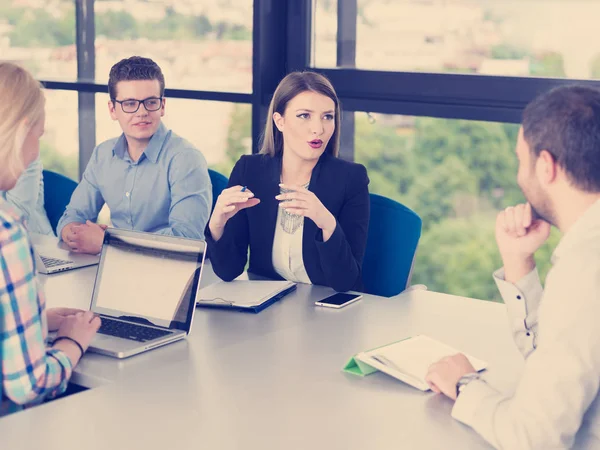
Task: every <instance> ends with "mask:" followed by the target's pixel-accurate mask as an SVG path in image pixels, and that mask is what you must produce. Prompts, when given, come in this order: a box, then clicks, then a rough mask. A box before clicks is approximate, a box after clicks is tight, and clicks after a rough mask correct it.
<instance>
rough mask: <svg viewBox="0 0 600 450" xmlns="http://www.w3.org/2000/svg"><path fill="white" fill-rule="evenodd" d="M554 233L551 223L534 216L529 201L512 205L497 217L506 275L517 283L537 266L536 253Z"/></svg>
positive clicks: (497, 230)
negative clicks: (551, 229)
mask: <svg viewBox="0 0 600 450" xmlns="http://www.w3.org/2000/svg"><path fill="white" fill-rule="evenodd" d="M548 236H550V224H549V223H548V222H545V221H544V220H541V219H535V220H534V219H533V218H532V213H531V205H530V204H529V203H526V204H520V205H517V206H514V207H512V206H509V207H508V208H506V209H505V210H504V211H502V212H500V214H498V217H497V219H496V242H497V244H498V250H499V251H500V255H501V256H502V261H503V263H504V271H505V279H506V281H509V282H511V283H515V282H517V281H518V280H520V279H521V278H522V277H524V276H525V275H527V274H528V273H529V272H531V271H532V270H533V269H534V267H535V261H534V259H533V255H534V253H535V252H536V251H537V250H538V249H539V248H540V247H541V246H542V245H543V244H544V242H546V240H547V239H548Z"/></svg>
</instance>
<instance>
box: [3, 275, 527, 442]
mask: <svg viewBox="0 0 600 450" xmlns="http://www.w3.org/2000/svg"><path fill="white" fill-rule="evenodd" d="M206 268H207V269H208V270H206V271H205V273H204V275H203V283H202V284H203V285H206V284H209V283H211V282H214V280H215V279H216V277H215V276H214V273H212V271H211V270H210V266H207V267H206ZM94 271H95V269H94V268H86V269H80V270H77V271H72V272H68V273H62V274H58V275H52V276H48V277H43V283H44V285H45V289H46V292H47V298H48V305H49V306H58V305H65V306H78V307H82V308H86V307H88V306H89V300H90V294H91V289H92V284H93V278H94ZM331 292H332V291H331V290H330V289H328V288H324V287H317V286H306V285H301V286H299V288H298V290H297V291H296V292H295V293H294V294H292V295H289V296H287V297H285V298H284V299H283V300H281V301H280V302H278V303H276V304H274V305H272V306H270V307H269V308H267V309H266V310H264V311H263V312H261V313H259V314H257V315H254V314H247V313H240V312H233V311H225V310H212V309H210V310H209V309H201V308H198V309H197V311H196V315H195V318H194V324H193V330H192V333H191V335H190V336H189V337H188V339H187V340H185V341H181V342H177V343H174V344H171V345H168V346H165V347H163V348H159V349H156V350H153V351H150V352H147V353H145V354H142V355H138V356H134V357H132V358H129V359H126V360H116V359H112V358H108V357H105V356H101V355H94V354H87V355H86V356H85V357H84V359H83V360H82V362H81V363H80V365H79V366H78V367H77V369H76V372H75V375H74V381H75V382H77V383H80V384H83V385H86V386H89V387H92V389H90V390H88V391H86V392H83V393H80V394H76V395H73V396H70V397H67V398H65V399H61V400H58V401H55V402H50V403H48V404H45V405H42V406H39V407H36V408H32V409H30V410H27V411H23V412H20V413H17V414H13V415H11V416H8V417H5V418H2V419H1V420H0V436H1V438H0V441H1V442H2V447H3V448H7V449H13V448H14V449H17V448H27V449H29V448H32V449H33V448H36V449H37V448H44V449H55V448H56V449H61V450H63V449H65V448H86V449H87V448H89V449H96V448H98V449H100V448H102V449H106V448H117V449H134V448H144V449H158V448H161V449H163V448H165V446H167V448H175V446H179V445H184V446H185V447H184V448H192V446H194V447H200V446H201V447H202V448H211V449H239V448H242V447H243V448H247V449H254V448H256V449H282V448H287V449H296V448H297V449H306V448H313V449H321V448H330V449H338V448H339V449H364V448H373V449H379V448H381V449H388V448H410V449H440V448H461V449H469V448H487V445H486V443H485V442H484V441H483V440H482V439H481V438H480V437H479V436H477V435H476V434H475V433H474V432H473V431H472V430H470V429H469V428H468V427H465V426H463V425H462V424H460V423H458V422H456V421H454V420H453V419H452V418H451V417H450V411H451V408H452V402H451V401H450V400H448V399H445V398H443V397H441V396H438V395H435V394H432V393H423V392H421V391H418V390H416V389H414V388H412V387H410V386H407V385H405V384H403V383H401V382H399V381H397V380H395V379H393V378H391V377H388V376H386V375H384V374H380V373H376V374H373V375H369V376H367V377H358V376H353V375H349V374H346V373H344V372H342V371H341V368H342V367H343V365H344V363H345V362H346V361H347V360H348V358H349V357H350V356H352V355H353V354H355V353H357V352H359V351H361V350H365V349H369V348H373V347H376V346H379V345H382V344H385V343H388V342H392V341H396V340H398V339H401V338H403V337H406V336H412V335H416V334H425V335H429V336H431V337H434V338H436V339H439V340H441V341H443V342H445V343H447V344H449V345H452V346H454V347H456V348H459V349H461V350H463V351H465V352H468V353H470V354H472V355H473V356H476V357H479V358H482V359H485V360H487V361H488V362H489V369H488V370H487V373H486V375H485V376H486V378H487V379H488V380H489V381H490V383H492V384H493V385H494V386H496V387H498V388H499V389H501V390H505V391H510V390H511V389H512V387H513V383H514V380H516V378H517V377H518V375H519V372H520V370H521V369H522V366H523V362H522V359H521V357H520V355H519V353H518V352H517V350H516V348H515V347H514V345H513V343H512V341H511V338H510V333H509V330H508V324H507V321H506V312H505V309H504V306H503V305H499V304H494V303H488V302H484V301H479V300H472V299H465V298H460V297H455V296H450V295H445V294H438V293H434V292H428V291H413V292H409V293H406V294H403V295H400V296H397V297H395V298H391V299H386V298H379V297H374V296H369V295H365V296H364V298H363V300H361V301H359V302H357V303H354V304H352V305H350V306H348V307H346V308H343V309H341V310H334V309H328V308H320V307H315V305H314V302H315V300H318V299H321V298H323V297H325V296H327V295H329V294H330V293H331ZM31 430H36V432H35V433H32V432H31Z"/></svg>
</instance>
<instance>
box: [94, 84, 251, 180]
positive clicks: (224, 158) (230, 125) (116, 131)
mask: <svg viewBox="0 0 600 450" xmlns="http://www.w3.org/2000/svg"><path fill="white" fill-rule="evenodd" d="M107 104H108V94H96V141H97V142H98V143H100V142H103V141H105V140H107V139H110V138H113V137H116V136H119V135H120V134H121V132H122V131H121V128H120V127H119V124H118V122H116V121H113V120H112V119H111V118H110V115H109V113H108V106H107ZM251 118H252V115H251V105H248V104H243V103H227V102H209V101H201V100H186V99H179V98H167V100H166V109H165V116H164V117H163V122H164V123H165V125H166V126H167V127H169V128H170V129H172V130H173V131H174V132H175V133H177V134H178V135H179V136H181V137H183V138H185V139H187V140H188V141H190V142H191V143H192V144H193V145H194V146H195V147H196V148H197V149H198V150H200V151H201V152H202V154H203V155H204V157H205V158H206V161H207V162H208V165H209V167H211V168H213V169H215V170H217V171H219V172H221V173H223V174H224V175H225V176H229V174H230V172H231V169H232V168H233V165H234V164H235V162H236V161H237V160H238V159H239V157H240V156H242V155H243V154H249V153H251V152H252V138H251V134H250V133H251V126H250V125H251Z"/></svg>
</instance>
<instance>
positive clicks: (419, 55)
mask: <svg viewBox="0 0 600 450" xmlns="http://www.w3.org/2000/svg"><path fill="white" fill-rule="evenodd" d="M354 5H356V6H354ZM338 6H339V8H340V9H338ZM344 8H346V9H349V8H355V10H356V13H355V15H354V16H352V17H349V16H345V18H343V19H342V20H356V24H355V27H356V35H355V36H352V37H351V38H350V39H352V38H354V39H355V44H356V67H357V68H359V69H369V70H386V71H401V72H438V73H440V72H444V73H447V72H454V73H472V74H483V75H508V76H538V77H566V78H577V79H600V42H598V40H597V39H595V36H596V35H597V28H598V25H597V18H598V17H599V16H600V3H599V2H596V1H589V0H569V1H565V0H544V1H539V0H343V2H342V1H341V0H337V1H336V0H316V3H315V6H314V28H315V39H314V42H313V48H314V65H315V66H317V67H336V45H337V35H336V31H337V30H338V29H339V27H340V26H341V24H339V22H338V15H339V14H340V13H342V14H341V15H342V17H343V9H344ZM344 39H348V37H347V36H345V37H344Z"/></svg>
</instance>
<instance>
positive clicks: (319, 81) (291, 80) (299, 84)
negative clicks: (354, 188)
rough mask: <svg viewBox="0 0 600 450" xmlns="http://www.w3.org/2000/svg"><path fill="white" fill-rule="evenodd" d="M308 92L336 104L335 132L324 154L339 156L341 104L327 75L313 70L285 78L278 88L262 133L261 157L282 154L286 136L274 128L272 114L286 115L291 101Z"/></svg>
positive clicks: (292, 74)
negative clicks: (320, 95)
mask: <svg viewBox="0 0 600 450" xmlns="http://www.w3.org/2000/svg"><path fill="white" fill-rule="evenodd" d="M306 91H312V92H316V93H318V94H322V95H324V96H326V97H329V98H330V99H331V100H333V103H334V104H335V116H334V120H335V130H334V131H333V135H332V136H331V139H329V142H328V143H327V147H326V148H325V153H329V154H330V155H332V156H337V155H338V153H339V150H340V115H341V112H340V101H339V100H338V97H337V94H336V93H335V89H333V86H332V84H331V82H330V81H329V80H328V79H327V78H326V77H325V76H324V75H321V74H319V73H316V72H310V71H305V72H292V73H290V74H288V75H286V77H285V78H284V79H283V80H281V82H280V83H279V85H278V86H277V89H275V93H274V94H273V98H272V100H271V104H270V105H269V112H268V113H267V121H266V124H265V129H264V131H263V134H262V139H261V144H260V153H261V154H264V155H270V156H275V155H278V154H280V153H281V152H283V134H282V133H281V131H279V129H278V128H277V127H276V126H275V125H274V122H273V114H275V113H276V112H277V113H279V114H281V115H282V116H283V114H284V113H285V109H286V108H287V105H288V103H289V102H290V100H292V99H293V98H294V97H295V96H296V95H298V94H301V93H302V92H306Z"/></svg>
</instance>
